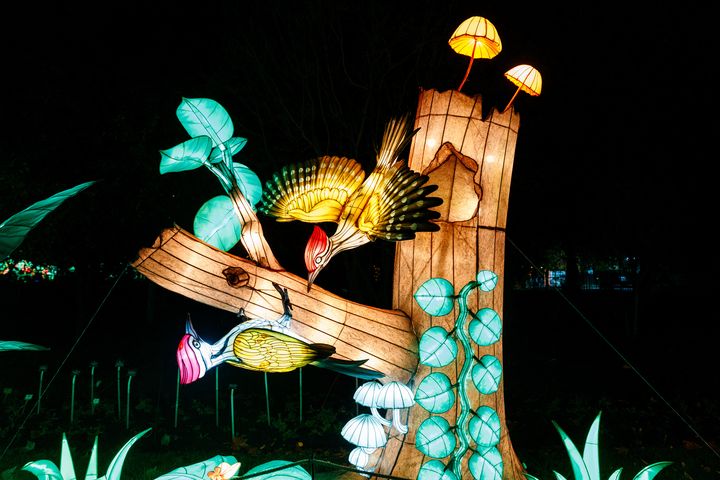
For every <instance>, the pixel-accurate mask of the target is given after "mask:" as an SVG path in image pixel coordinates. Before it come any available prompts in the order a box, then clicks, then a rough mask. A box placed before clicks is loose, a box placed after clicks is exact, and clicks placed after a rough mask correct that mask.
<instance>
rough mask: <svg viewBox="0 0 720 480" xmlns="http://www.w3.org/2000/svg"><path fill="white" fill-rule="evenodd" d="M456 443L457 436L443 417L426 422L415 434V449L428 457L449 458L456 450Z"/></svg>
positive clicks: (431, 418) (429, 419)
mask: <svg viewBox="0 0 720 480" xmlns="http://www.w3.org/2000/svg"><path fill="white" fill-rule="evenodd" d="M456 443H457V440H456V439H455V434H454V433H453V431H452V429H451V427H450V424H449V423H448V421H447V420H445V419H444V418H443V417H430V418H428V419H426V420H424V421H423V422H422V423H421V424H420V426H419V427H418V429H417V433H416V434H415V448H417V449H418V450H420V451H421V452H422V453H423V454H424V455H427V456H428V457H433V458H443V457H447V456H448V455H450V453H452V451H453V450H455V445H456Z"/></svg>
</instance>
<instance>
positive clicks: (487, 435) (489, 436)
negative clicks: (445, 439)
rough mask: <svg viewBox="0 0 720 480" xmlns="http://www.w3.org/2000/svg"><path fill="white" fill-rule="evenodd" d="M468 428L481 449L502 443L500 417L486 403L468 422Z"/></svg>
mask: <svg viewBox="0 0 720 480" xmlns="http://www.w3.org/2000/svg"><path fill="white" fill-rule="evenodd" d="M468 430H469V432H470V436H471V437H472V439H473V440H475V443H476V444H477V446H478V448H479V449H484V448H490V447H494V446H495V445H497V444H498V443H500V417H498V414H497V412H496V411H495V410H493V409H492V408H490V407H488V406H486V405H483V406H481V407H480V408H478V409H477V412H475V415H473V417H472V418H471V419H470V422H469V423H468Z"/></svg>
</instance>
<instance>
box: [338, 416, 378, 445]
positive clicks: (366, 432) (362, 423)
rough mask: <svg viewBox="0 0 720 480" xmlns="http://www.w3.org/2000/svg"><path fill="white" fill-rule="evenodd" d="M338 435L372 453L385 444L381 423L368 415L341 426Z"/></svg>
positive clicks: (355, 418) (354, 418) (352, 419)
mask: <svg viewBox="0 0 720 480" xmlns="http://www.w3.org/2000/svg"><path fill="white" fill-rule="evenodd" d="M340 434H341V435H342V436H343V438H344V439H345V440H347V441H348V442H350V443H352V444H353V445H356V446H358V447H362V448H363V449H364V450H365V452H366V453H372V452H374V451H375V449H377V448H381V447H384V446H385V444H386V443H387V434H386V433H385V429H384V428H383V426H382V423H380V421H379V420H378V419H377V418H375V417H374V416H372V415H370V414H369V413H361V414H360V415H358V416H357V417H353V418H351V419H350V420H348V422H347V423H346V424H345V426H343V428H342V430H341V432H340Z"/></svg>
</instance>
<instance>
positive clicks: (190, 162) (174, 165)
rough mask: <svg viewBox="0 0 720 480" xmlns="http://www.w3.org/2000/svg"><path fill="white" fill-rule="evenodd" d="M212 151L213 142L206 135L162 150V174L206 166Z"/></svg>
mask: <svg viewBox="0 0 720 480" xmlns="http://www.w3.org/2000/svg"><path fill="white" fill-rule="evenodd" d="M211 150H212V140H211V139H210V137H207V136H205V135H203V136H201V137H197V138H191V139H190V140H186V141H184V142H183V143H181V144H180V145H175V146H174V147H172V148H168V149H167V150H160V174H161V175H164V174H166V173H175V172H185V171H188V170H195V169H196V168H200V167H202V166H204V164H205V162H206V161H207V158H208V155H210V151H211Z"/></svg>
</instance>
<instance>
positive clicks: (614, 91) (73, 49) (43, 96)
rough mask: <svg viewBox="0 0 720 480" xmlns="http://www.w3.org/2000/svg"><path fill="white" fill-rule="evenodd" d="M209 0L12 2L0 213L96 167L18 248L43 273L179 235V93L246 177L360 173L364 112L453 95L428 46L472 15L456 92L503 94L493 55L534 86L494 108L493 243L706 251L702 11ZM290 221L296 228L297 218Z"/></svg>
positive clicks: (655, 260) (375, 130)
mask: <svg viewBox="0 0 720 480" xmlns="http://www.w3.org/2000/svg"><path fill="white" fill-rule="evenodd" d="M243 3H244V2H243ZM219 4H220V5H224V6H222V7H220V6H217V5H218V4H216V3H213V4H212V6H202V7H201V6H199V5H198V6H197V7H195V8H192V9H191V8H188V7H184V8H180V7H176V6H172V7H171V6H165V7H162V8H161V7H159V6H157V5H142V6H140V5H139V4H138V5H135V4H134V3H133V2H130V3H127V2H123V3H115V2H111V3H110V4H108V5H107V6H104V7H103V10H102V11H100V10H98V11H94V10H92V9H90V10H84V9H80V8H79V7H77V8H76V7H59V6H53V7H48V8H47V9H40V8H39V7H34V6H33V7H29V6H28V7H17V6H16V7H15V8H16V9H17V10H16V12H15V13H14V14H13V15H9V14H8V15H6V16H5V22H4V23H5V25H4V27H3V29H2V33H0V35H2V38H1V39H0V45H1V46H0V49H2V59H3V63H4V66H5V68H4V71H5V73H4V74H3V77H2V91H3V93H4V95H3V113H4V114H3V115H2V122H3V129H2V136H1V137H0V141H1V142H2V144H1V145H2V147H1V148H2V166H3V168H2V169H0V174H1V175H2V179H3V182H2V183H3V186H4V188H3V189H2V191H1V192H0V196H1V197H0V216H2V217H3V218H7V217H8V216H9V215H11V214H12V213H15V212H16V211H19V210H20V209H22V208H24V207H25V206H27V205H29V204H30V203H32V202H34V201H36V200H39V199H41V198H45V197H46V196H49V195H51V194H53V193H55V192H57V191H60V190H62V189H65V188H69V187H70V186H73V185H76V184H78V183H81V182H84V181H87V180H91V179H94V180H99V184H98V185H96V186H94V187H92V188H91V189H90V190H88V191H86V192H84V193H83V194H82V196H81V198H78V199H76V200H74V201H70V202H68V203H67V204H66V205H64V206H63V207H62V208H61V209H60V210H59V211H58V212H56V213H54V214H53V215H52V216H50V217H48V218H47V219H46V221H45V222H44V223H43V225H41V226H39V227H38V228H37V229H36V230H35V231H33V232H32V234H31V235H29V237H28V239H27V241H26V242H25V243H24V244H23V245H22V246H21V250H20V251H19V252H17V253H18V254H19V253H22V254H23V255H25V256H31V255H35V257H36V258H38V260H40V259H47V260H46V261H49V262H54V263H56V264H61V265H63V264H64V263H65V262H67V263H76V264H83V262H85V263H87V264H88V265H93V264H96V263H98V262H104V263H107V264H117V263H124V262H127V261H131V260H133V259H134V257H135V254H136V252H137V250H138V248H140V247H142V246H146V245H148V244H149V243H150V242H152V240H153V239H154V237H155V235H156V234H157V233H158V232H159V231H160V229H161V228H162V227H164V226H168V225H171V224H172V223H174V222H177V223H178V224H180V225H181V226H184V227H185V228H190V227H191V223H192V218H193V216H194V213H195V211H196V210H197V209H198V208H199V207H200V205H202V203H203V202H204V201H205V200H207V199H209V198H210V197H212V196H214V195H216V194H219V193H221V192H220V186H219V184H218V183H217V181H216V180H215V178H214V177H212V175H210V174H209V173H208V172H205V171H200V170H198V171H194V172H184V173H177V174H169V175H165V176H161V175H159V172H158V165H159V153H158V151H159V150H161V149H165V148H169V147H171V146H173V145H176V144H178V143H180V142H182V141H184V140H186V139H187V138H188V137H187V134H186V132H185V131H184V130H183V129H182V127H181V126H180V124H179V122H178V121H177V119H176V117H175V108H176V107H177V105H178V104H179V102H180V99H181V98H182V97H189V98H193V97H207V98H212V99H214V100H216V101H218V102H219V103H220V104H221V105H223V106H224V107H225V108H226V110H228V112H229V113H230V116H231V118H232V119H233V122H234V124H235V133H236V135H238V136H244V137H246V138H248V144H247V146H246V147H245V149H244V150H243V151H242V152H241V153H240V154H238V155H237V156H236V157H235V159H236V161H240V162H242V163H245V164H246V165H248V166H250V167H251V168H252V169H253V170H254V171H255V172H256V173H257V174H258V175H259V177H260V179H261V180H262V181H265V180H266V179H267V178H269V176H270V175H271V173H272V172H274V171H276V170H277V169H279V168H280V167H281V166H282V165H285V164H287V163H290V162H294V161H300V160H305V159H308V158H310V157H313V156H315V155H321V154H338V155H346V156H352V157H355V158H357V159H358V160H359V161H360V162H361V163H363V165H364V166H365V167H366V169H367V170H369V169H370V168H372V164H373V162H374V157H373V154H372V153H373V148H374V146H375V145H376V143H377V142H378V141H379V137H380V136H381V134H382V127H383V125H384V122H385V121H386V120H387V119H388V118H389V116H391V115H396V114H399V113H403V112H414V111H415V108H416V102H417V95H418V89H419V88H425V89H430V88H435V89H438V90H446V89H453V88H454V89H456V88H457V87H458V86H459V83H460V81H461V79H462V76H463V74H464V72H465V68H466V66H467V57H461V56H459V55H457V54H455V53H454V52H453V51H452V50H451V49H450V48H449V46H448V45H447V39H448V38H449V36H450V34H451V33H452V32H453V30H454V29H455V28H456V27H457V26H458V25H459V24H460V23H461V22H462V21H463V20H464V19H465V18H467V17H469V16H473V15H480V16H485V17H486V18H488V19H489V20H491V21H492V22H493V23H494V25H495V26H496V28H497V29H498V32H499V33H500V36H501V39H502V42H503V50H502V52H501V53H500V54H499V55H498V56H497V57H495V58H494V59H492V60H484V61H482V60H481V61H476V62H475V64H474V66H473V70H472V71H471V73H470V77H469V80H468V82H467V83H466V85H465V87H464V88H463V92H464V93H466V94H481V95H482V96H483V99H484V106H485V112H488V111H489V109H490V108H492V107H497V108H502V107H503V106H504V105H505V104H506V103H507V101H508V100H509V98H510V97H511V96H512V94H513V93H514V91H515V87H514V86H513V85H512V84H510V82H509V81H507V80H506V79H504V78H503V75H502V74H503V72H505V71H506V70H508V69H509V68H511V67H513V66H515V65H517V64H520V63H529V64H531V65H533V66H535V67H536V68H537V69H538V70H539V71H540V72H541V74H542V76H543V81H544V85H543V92H542V94H541V95H540V96H539V97H530V96H528V95H525V94H523V93H521V94H520V95H519V96H518V98H517V99H516V103H515V107H516V109H517V110H518V111H519V113H520V115H521V126H520V133H519V140H518V146H517V153H516V158H515V167H514V172H513V180H512V182H513V183H512V190H511V197H510V211H509V216H508V237H509V238H510V239H511V240H512V241H513V243H514V244H516V245H517V246H519V247H520V248H522V249H523V251H525V252H526V254H528V255H530V256H531V257H532V258H533V259H534V260H535V261H539V260H540V256H541V254H542V252H543V250H544V249H545V248H547V247H550V246H553V245H565V246H566V247H567V246H568V245H571V246H573V247H572V248H577V250H579V251H581V252H584V251H592V252H598V253H599V254H605V253H607V254H618V253H619V254H622V255H639V256H641V258H642V259H643V261H644V264H645V266H646V267H647V268H651V266H652V265H654V264H658V265H659V264H660V263H662V265H663V268H665V269H668V268H669V269H671V270H676V271H677V272H679V274H681V275H682V278H683V279H684V280H683V281H685V280H688V279H689V278H691V277H694V276H696V275H698V274H703V272H705V271H706V270H707V266H708V265H710V264H711V262H712V261H713V260H712V259H713V258H716V255H715V254H714V253H713V242H712V241H711V240H710V238H711V237H710V235H709V228H710V225H711V224H712V221H711V219H712V218H713V213H714V212H713V210H712V206H711V204H712V203H713V202H712V197H711V193H709V190H708V188H709V187H711V182H712V180H711V178H712V175H711V174H709V172H708V169H709V168H710V165H711V164H712V162H713V160H712V157H711V155H712V154H711V152H712V151H713V150H711V146H710V142H711V138H712V132H711V128H712V126H713V124H714V123H716V122H713V120H712V118H713V117H712V107H711V105H710V103H709V102H710V101H711V100H712V99H713V97H714V95H713V93H712V89H714V88H715V87H714V86H713V85H712V83H711V81H710V79H708V78H707V76H708V73H707V71H708V68H709V67H708V63H707V62H708V58H707V52H708V51H710V47H709V46H708V45H709V43H708V42H709V41H710V37H711V30H709V29H708V28H705V27H706V26H707V25H708V21H707V17H708V15H707V14H706V12H703V11H693V10H692V9H686V8H685V7H684V8H683V9H680V8H678V9H663V8H660V7H657V6H654V7H653V8H652V9H648V10H640V9H637V10H635V11H633V12H629V11H624V10H622V9H619V8H612V5H609V4H606V3H604V4H602V6H588V5H585V6H583V7H582V8H577V9H572V11H565V10H553V9H551V8H549V7H547V6H546V5H544V4H537V6H536V7H534V8H530V9H525V8H516V7H513V6H510V4H508V2H490V3H489V4H485V5H480V4H478V3H477V2H462V1H446V2H437V3H433V2H330V1H328V2H322V1H320V2H303V3H302V4H298V5H294V4H293V5H290V4H287V5H286V4H285V3H284V2H281V4H277V3H274V2H269V3H268V4H267V5H265V6H262V7H259V6H257V5H253V6H252V7H250V8H248V7H246V6H240V5H241V3H240V2H225V3H222V2H220V3H219ZM265 220H267V222H265V223H270V221H269V219H265ZM303 227H307V228H303ZM267 228H269V229H271V230H272V229H273V228H276V227H274V226H268V227H267ZM291 228H297V235H300V236H301V237H303V238H304V237H306V236H307V232H309V228H310V227H309V226H307V225H303V226H299V227H294V226H293V227H291ZM291 232H292V234H293V235H294V234H295V231H292V230H291ZM111 240H112V242H113V243H112V244H106V243H104V242H106V241H111ZM270 241H271V244H272V239H271V240H270ZM300 243H304V242H300ZM110 245H112V246H110ZM298 251H299V252H300V251H301V250H298ZM278 254H279V255H283V254H282V253H278ZM287 255H288V258H287V259H286V260H285V261H284V263H285V264H287V265H288V268H291V269H292V268H294V265H295V263H294V262H297V265H298V266H301V263H299V260H296V259H295V258H294V257H296V256H297V255H299V253H298V254H296V253H295V252H288V254H287Z"/></svg>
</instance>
